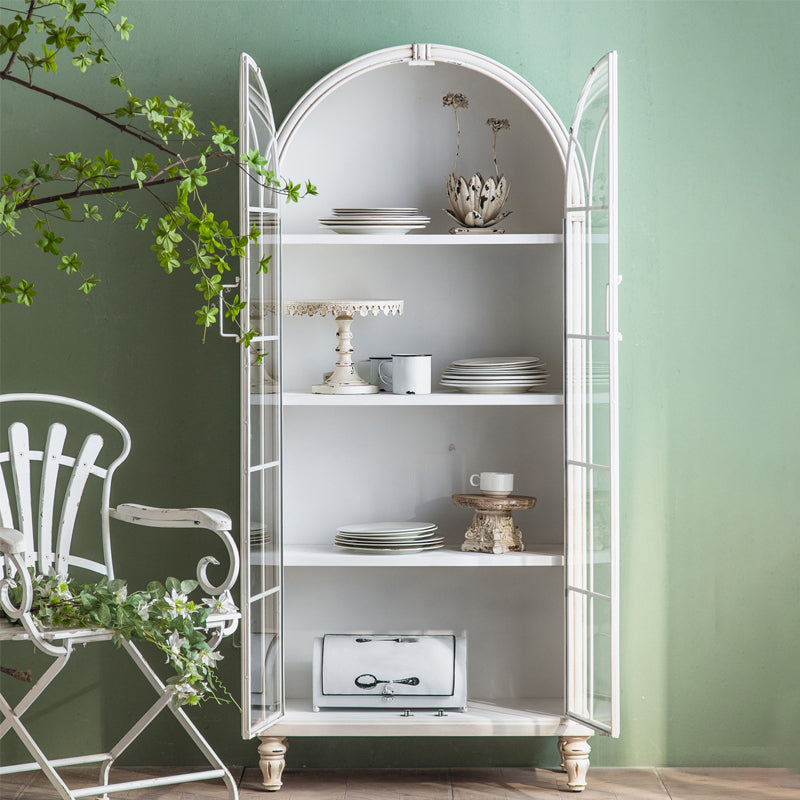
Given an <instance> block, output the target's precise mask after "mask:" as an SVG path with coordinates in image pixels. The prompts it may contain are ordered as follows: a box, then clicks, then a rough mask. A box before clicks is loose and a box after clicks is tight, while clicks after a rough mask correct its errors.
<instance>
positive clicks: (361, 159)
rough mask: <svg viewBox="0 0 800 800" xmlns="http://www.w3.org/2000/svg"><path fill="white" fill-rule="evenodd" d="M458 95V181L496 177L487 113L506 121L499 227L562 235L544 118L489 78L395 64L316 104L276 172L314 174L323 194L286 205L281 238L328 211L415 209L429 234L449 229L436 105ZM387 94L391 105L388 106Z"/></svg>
mask: <svg viewBox="0 0 800 800" xmlns="http://www.w3.org/2000/svg"><path fill="white" fill-rule="evenodd" d="M449 92H461V93H463V94H465V95H466V96H467V98H468V100H469V108H466V109H460V110H459V121H460V124H461V151H460V156H459V162H458V174H459V175H466V176H468V175H471V174H472V173H474V172H476V171H477V172H480V173H481V174H482V175H483V176H484V177H488V176H489V175H492V174H494V167H493V165H492V132H491V130H490V128H489V126H488V125H486V120H487V119H488V118H489V117H495V118H498V119H502V118H506V119H508V120H509V121H510V123H511V129H510V130H504V131H501V132H500V133H499V134H498V136H497V148H496V149H497V160H498V165H499V169H500V173H501V174H505V175H506V176H507V177H508V178H509V179H510V181H511V195H510V197H509V200H508V202H507V204H506V208H507V209H508V210H513V212H514V213H513V214H512V215H511V216H510V217H508V218H507V219H505V220H503V226H504V227H505V228H506V230H508V231H509V232H513V233H557V232H559V231H560V230H561V217H562V210H563V196H564V188H563V186H564V170H563V163H562V160H561V155H560V152H559V150H558V148H557V147H556V145H555V144H554V143H553V141H552V139H551V138H550V134H549V132H548V131H547V129H546V128H545V126H544V125H543V124H542V122H541V120H540V119H539V118H538V117H537V116H536V115H535V114H534V113H533V112H532V111H531V109H530V108H528V106H526V105H525V104H524V103H523V102H522V101H521V100H520V99H519V98H518V97H516V95H514V94H512V93H511V92H510V91H509V90H508V89H507V88H506V87H505V86H503V85H502V84H500V83H498V82H497V81H496V80H494V79H493V78H489V77H487V76H486V75H482V74H480V73H477V72H473V71H472V70H469V69H466V68H463V67H457V66H453V65H450V64H437V65H435V66H430V67H409V66H408V65H406V64H393V65H389V66H385V67H381V68H379V69H375V70H373V71H371V72H369V73H366V74H363V75H360V76H358V77H357V78H354V79H352V80H350V81H349V82H347V83H344V84H341V85H339V86H338V87H337V88H336V89H335V90H334V91H332V92H331V93H329V94H328V95H327V96H326V97H325V98H324V99H322V100H321V101H320V102H319V103H317V105H316V106H315V108H314V110H313V111H311V112H310V113H309V114H308V116H307V117H306V118H305V120H304V121H303V123H302V124H301V125H300V126H299V127H298V129H297V131H296V133H295V135H294V138H293V139H292V141H291V142H289V144H288V145H287V146H286V149H285V151H284V153H283V157H282V163H281V172H282V173H283V174H284V175H287V176H289V177H291V178H292V180H294V181H296V182H297V181H300V180H305V179H306V178H310V179H311V180H312V181H313V182H314V183H315V184H316V185H317V186H318V187H319V196H318V197H316V198H307V199H305V200H303V202H301V203H298V204H293V205H292V206H290V207H287V209H286V214H285V227H284V230H285V232H287V233H309V232H314V231H320V230H321V227H320V225H319V223H318V222H317V219H318V218H319V217H328V216H330V214H331V208H333V207H370V206H379V207H380V206H399V207H417V208H420V209H421V210H422V211H424V212H425V213H426V214H428V215H429V216H430V217H431V218H432V222H431V225H430V226H429V228H428V232H430V233H446V232H447V230H448V229H449V228H450V227H451V226H452V225H453V224H455V223H453V222H452V221H451V220H450V218H449V217H448V216H447V215H446V214H444V213H443V212H442V209H443V208H445V207H448V201H447V196H446V193H445V181H446V179H447V175H448V173H449V172H451V171H452V170H453V169H454V160H455V151H456V124H455V119H454V115H453V109H452V108H445V107H443V105H442V97H443V96H444V95H445V94H447V93H449ZM387 98H390V101H389V102H387Z"/></svg>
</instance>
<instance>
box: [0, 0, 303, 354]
mask: <svg viewBox="0 0 800 800" xmlns="http://www.w3.org/2000/svg"><path fill="white" fill-rule="evenodd" d="M0 2H2V0H0ZM6 2H8V0H6ZM115 5H116V0H89V2H79V1H78V0H26V1H25V2H23V1H22V0H16V2H13V0H12V2H11V6H10V7H9V6H5V5H2V6H0V20H3V21H4V22H5V24H0V80H3V81H6V82H8V83H10V84H14V85H16V86H18V87H20V88H21V89H26V90H29V91H34V92H38V93H40V94H43V95H45V96H47V97H50V98H52V99H53V100H56V101H59V102H60V103H64V104H66V105H69V106H72V107H74V108H76V109H79V110H81V111H83V112H84V113H86V114H89V115H91V116H93V117H94V118H95V119H97V120H99V121H100V122H101V123H104V124H105V125H107V126H109V128H110V129H111V130H112V132H114V133H115V135H121V136H123V137H127V140H128V141H129V142H130V141H131V140H132V141H133V142H134V143H135V144H136V146H137V148H138V149H139V151H140V152H137V154H136V155H134V156H132V157H131V158H130V163H129V164H126V165H123V162H122V161H121V159H119V158H117V157H116V156H115V155H114V154H113V152H112V151H111V150H109V149H104V151H103V153H102V154H88V155H84V154H83V153H80V152H67V153H60V154H53V155H50V156H49V157H48V158H46V159H42V160H41V161H36V160H34V161H32V162H31V163H30V165H28V166H26V167H23V168H22V169H20V170H18V171H17V172H16V174H11V173H4V174H2V177H0V236H4V235H9V236H18V235H21V234H22V233H23V229H24V228H25V225H26V224H29V225H31V226H32V230H33V232H34V236H35V237H36V239H35V245H36V247H38V248H39V249H40V250H41V251H42V252H43V253H46V254H48V255H52V256H53V258H54V260H55V266H56V268H57V269H58V270H60V271H61V272H63V273H64V274H65V275H67V276H75V278H76V279H77V280H78V281H79V285H78V289H79V291H81V292H84V293H86V294H88V293H89V292H91V291H92V290H93V289H94V287H95V286H97V284H98V283H99V282H100V279H99V278H98V277H97V276H96V275H95V274H94V273H89V272H88V269H87V268H86V267H85V263H84V261H83V260H82V258H81V257H80V256H79V254H78V253H77V252H69V251H70V249H71V248H69V247H67V246H66V245H65V242H66V240H67V234H68V232H69V230H70V226H71V225H72V224H75V223H92V222H104V221H111V222H117V221H118V220H129V221H130V222H131V223H132V224H133V225H134V227H135V228H137V229H138V230H140V231H145V232H149V233H150V234H151V235H152V237H153V244H152V246H151V249H152V250H153V252H154V253H155V255H156V258H157V260H158V263H159V264H160V265H161V267H162V268H163V269H164V271H165V272H167V273H172V272H174V271H175V270H177V269H178V268H180V267H182V266H184V267H187V268H188V269H189V270H190V271H191V272H192V273H193V274H195V275H197V276H198V282H197V284H195V289H196V290H197V291H198V292H199V294H200V295H201V296H202V305H201V306H200V307H199V308H198V309H197V310H196V312H195V316H196V322H197V324H198V325H200V326H202V327H203V328H204V329H207V328H209V327H210V326H211V325H213V324H214V323H215V322H217V319H218V312H219V306H220V303H219V300H220V296H222V300H223V302H222V306H223V307H224V309H225V316H226V317H228V318H230V319H231V320H234V321H235V322H236V323H237V324H238V327H239V330H240V334H241V339H242V342H243V343H244V344H245V345H249V343H250V340H251V339H252V337H253V336H254V335H255V331H254V330H252V329H251V330H246V329H245V328H246V324H247V322H249V321H245V324H243V321H242V320H240V319H239V314H240V312H241V310H242V309H243V308H244V304H243V303H240V302H239V299H238V296H237V297H236V298H235V299H234V300H233V301H232V302H229V301H228V300H227V299H226V298H225V295H224V292H223V280H222V276H223V275H225V273H227V272H229V271H230V270H231V264H232V262H233V261H234V260H236V259H240V258H243V257H245V255H246V254H247V250H248V247H249V246H250V245H252V244H255V243H256V242H257V241H258V238H259V236H260V230H259V229H258V228H257V227H256V226H253V227H251V228H250V230H249V231H247V232H246V233H237V232H236V231H235V230H234V229H232V228H231V226H230V224H229V223H228V221H227V220H224V219H217V217H216V216H215V214H214V212H213V211H212V210H211V209H210V208H209V205H208V203H207V202H206V200H205V197H204V194H203V190H204V188H205V187H206V186H207V184H208V176H209V175H210V174H212V173H215V172H217V171H219V170H221V169H224V168H225V167H226V166H228V165H229V164H234V165H235V166H236V168H237V169H241V170H246V171H247V172H248V173H249V175H250V177H251V179H253V180H256V181H257V182H258V183H260V184H261V185H262V186H264V187H265V188H266V189H267V190H269V191H270V192H272V193H275V194H282V195H284V196H285V198H286V202H296V201H298V200H299V199H300V198H302V197H304V196H306V195H310V194H316V187H315V186H314V185H313V184H312V183H311V182H310V181H306V183H305V184H303V185H301V184H296V183H293V182H292V181H290V180H288V179H282V178H279V177H278V176H277V175H276V174H275V172H274V170H273V169H272V168H271V165H270V163H269V161H268V159H267V158H266V157H265V156H264V155H262V154H261V153H259V152H258V151H255V150H253V151H251V152H245V153H241V154H240V156H238V157H237V153H236V147H235V145H236V144H237V141H238V139H237V137H236V135H235V134H234V132H233V131H232V130H230V129H229V128H227V127H226V126H225V125H222V124H216V123H214V122H212V123H211V131H210V133H203V132H202V131H200V130H199V129H198V128H197V127H196V125H195V122H194V118H193V111H192V109H191V107H190V105H189V104H188V103H185V102H183V101H181V100H178V99H176V98H175V97H173V96H172V95H170V96H169V97H168V98H167V99H161V98H160V97H157V96H154V97H150V98H144V99H142V98H139V97H136V96H135V95H134V94H133V93H132V92H131V91H130V90H129V89H128V88H127V86H126V83H125V80H124V78H123V75H122V72H121V69H120V70H119V71H118V72H116V73H114V74H112V75H110V77H109V82H110V83H111V85H112V86H114V87H116V88H117V89H119V91H120V92H121V93H122V94H123V95H124V101H123V102H122V104H121V105H120V106H118V107H117V108H116V109H114V110H113V111H112V112H103V111H100V110H98V109H96V108H93V107H92V106H91V105H87V104H84V103H82V102H80V101H78V100H77V99H75V98H73V97H68V96H65V95H63V94H59V93H57V92H54V91H52V90H51V89H50V88H48V86H46V85H45V84H44V83H39V82H37V79H38V78H39V77H40V76H42V75H45V74H47V73H55V72H57V70H58V66H59V62H60V61H62V62H63V60H64V59H65V58H66V57H69V58H70V61H71V64H72V66H74V67H75V68H77V69H78V70H80V72H82V73H85V72H87V71H88V70H89V69H93V68H96V67H97V66H99V65H102V64H111V63H114V64H115V65H116V67H117V68H119V64H117V62H116V60H115V59H114V58H113V56H112V55H111V53H110V51H109V50H108V47H107V45H106V44H105V41H104V39H103V33H104V32H105V33H113V34H115V35H119V37H120V38H121V39H122V40H127V39H129V38H130V34H131V31H132V30H133V27H134V26H133V25H132V24H131V22H130V21H129V20H128V18H127V17H125V16H121V17H120V18H119V20H118V21H116V22H115V21H114V20H112V19H111V16H110V15H111V13H112V10H113V8H114V6H115ZM27 48H33V49H27ZM4 58H5V59H6V60H5V64H4V65H3V64H2V61H3V59H4ZM186 147H191V152H190V153H187V152H182V148H186ZM167 188H168V189H170V191H171V194H165V189H167ZM142 192H143V193H145V194H146V195H148V196H151V197H153V198H155V199H156V200H157V202H158V203H159V204H160V207H161V213H160V216H159V217H158V218H157V219H155V220H151V219H150V216H149V214H148V213H145V212H142V211H136V210H135V209H134V208H132V207H131V205H130V203H128V202H127V200H124V199H123V198H124V197H127V196H128V195H129V194H131V193H132V194H133V196H136V195H137V193H138V195H141V193H142ZM87 199H88V201H87ZM268 264H269V257H268V256H267V257H265V258H263V259H261V261H260V264H259V267H258V269H259V270H260V271H263V272H266V271H267V269H268ZM87 273H88V274H87ZM35 297H36V288H35V284H34V282H33V281H30V280H28V279H27V278H23V277H20V276H11V275H5V276H4V275H0V304H2V303H10V302H14V301H16V302H17V303H18V304H21V305H25V306H30V305H31V304H32V303H33V302H34V298H35Z"/></svg>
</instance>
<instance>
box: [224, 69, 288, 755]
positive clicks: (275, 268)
mask: <svg viewBox="0 0 800 800" xmlns="http://www.w3.org/2000/svg"><path fill="white" fill-rule="evenodd" d="M239 148H240V153H246V152H249V151H251V150H254V149H255V150H258V152H259V154H260V155H262V156H264V157H265V158H267V160H268V167H269V169H271V170H272V171H273V172H274V174H275V175H276V176H277V175H279V174H280V172H279V165H278V151H277V137H276V131H275V122H274V118H273V114H272V107H271V104H270V100H269V94H268V92H267V89H266V86H265V84H264V81H263V79H262V77H261V70H260V69H259V68H258V65H257V64H256V62H255V61H254V60H253V59H252V58H251V57H250V56H249V55H247V54H246V53H242V54H241V55H240V58H239ZM278 200H279V198H278V196H277V194H276V192H275V191H274V189H272V188H271V187H270V186H268V185H265V183H264V181H263V179H260V178H259V176H257V175H256V174H255V172H254V171H253V169H252V168H251V167H246V166H245V165H244V164H240V165H239V223H240V229H239V233H240V235H241V236H248V235H249V234H250V232H251V230H252V228H253V226H254V225H255V226H256V227H257V228H258V229H259V230H260V231H261V234H260V235H259V236H258V238H257V240H256V241H254V242H251V243H250V244H249V245H248V247H247V250H246V253H245V256H244V257H243V258H242V259H241V262H240V274H239V281H238V285H237V287H236V288H237V291H238V295H239V301H240V302H241V303H244V304H245V305H244V308H243V309H242V311H241V312H240V317H239V323H240V326H241V328H242V330H245V331H248V330H250V326H251V325H252V326H253V328H255V334H254V335H253V336H252V338H251V340H250V344H249V346H247V347H244V346H242V345H240V350H241V355H240V359H241V368H240V376H241V389H240V395H241V409H240V420H241V429H240V431H241V440H240V453H241V477H240V487H241V488H240V492H241V494H240V520H241V524H240V530H241V556H242V570H241V574H240V578H239V579H240V583H241V586H240V589H241V610H242V665H241V670H242V737H243V738H245V739H251V738H253V737H254V736H256V735H258V734H260V733H263V732H264V731H266V730H267V729H268V728H269V727H271V726H272V725H274V724H275V723H276V722H278V720H280V719H281V718H282V717H283V716H284V709H285V707H286V701H285V692H284V681H283V674H284V664H283V660H284V656H283V641H284V636H283V553H282V543H283V535H282V533H283V531H282V528H283V520H282V507H281V480H282V463H283V440H282V436H283V433H282V431H283V418H282V406H283V401H282V380H281V356H282V353H281V348H282V339H283V336H282V330H283V328H282V316H283V315H282V313H281V309H282V297H281V281H280V269H281V264H280V261H281V244H280V203H279V202H278ZM267 255H268V256H269V262H268V263H264V261H263V259H264V258H265V257H266V256H267ZM251 333H252V331H251ZM259 352H260V353H264V354H266V356H267V357H266V358H264V359H263V360H257V356H258V354H259ZM256 385H257V386H258V389H259V391H254V388H253V387H254V386H256ZM268 427H269V435H267V430H268ZM255 530H258V531H259V532H260V533H261V536H258V537H256V538H254V537H253V532H254V531H255ZM268 637H271V638H270V639H269V643H267V639H268ZM257 645H258V646H257ZM268 670H269V671H270V675H269V676H268V675H267V671H268ZM256 683H258V686H256V685H255V684H256ZM259 688H260V689H261V691H259ZM254 694H255V695H260V696H261V697H260V701H261V704H260V705H256V704H254V702H253V695H254ZM268 697H269V699H268ZM256 708H260V709H261V711H260V712H257V711H256V710H255V709H256Z"/></svg>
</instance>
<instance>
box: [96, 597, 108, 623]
mask: <svg viewBox="0 0 800 800" xmlns="http://www.w3.org/2000/svg"><path fill="white" fill-rule="evenodd" d="M97 621H98V622H99V623H100V624H101V625H102V626H103V627H108V626H109V625H111V609H110V608H109V607H108V603H102V604H101V605H100V609H99V610H98V612H97Z"/></svg>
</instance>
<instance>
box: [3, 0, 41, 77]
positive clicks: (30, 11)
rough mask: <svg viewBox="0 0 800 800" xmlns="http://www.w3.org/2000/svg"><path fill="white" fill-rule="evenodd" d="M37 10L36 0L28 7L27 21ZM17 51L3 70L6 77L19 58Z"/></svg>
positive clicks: (32, 0)
mask: <svg viewBox="0 0 800 800" xmlns="http://www.w3.org/2000/svg"><path fill="white" fill-rule="evenodd" d="M34 8H36V0H31V2H30V3H29V5H28V13H27V14H26V15H25V19H30V18H31V17H32V16H33V9H34ZM17 52H18V51H17V50H15V51H14V52H13V53H12V54H11V58H9V59H8V64H6V66H5V69H4V70H3V72H2V74H3V75H5V74H6V73H8V71H9V70H10V69H11V66H12V64H13V63H14V61H15V59H16V57H17Z"/></svg>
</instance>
